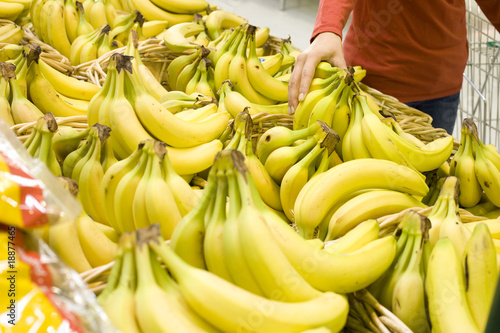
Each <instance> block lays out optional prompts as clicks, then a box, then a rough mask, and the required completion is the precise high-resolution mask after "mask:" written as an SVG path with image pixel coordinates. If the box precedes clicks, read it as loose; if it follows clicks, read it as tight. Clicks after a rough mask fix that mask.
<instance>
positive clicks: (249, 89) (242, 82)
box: [207, 12, 287, 105]
mask: <svg viewBox="0 0 500 333" xmlns="http://www.w3.org/2000/svg"><path fill="white" fill-rule="evenodd" d="M213 13H215V12H213ZM207 21H208V18H207ZM207 27H208V26H207ZM249 38H250V35H249V34H248V31H247V33H246V35H245V37H244V41H243V42H240V43H239V45H238V49H237V51H236V54H235V56H234V58H233V59H232V60H231V63H230V64H229V69H228V74H229V80H231V83H232V85H233V89H234V90H236V91H237V92H239V93H241V94H242V95H243V96H245V97H246V98H247V99H248V100H249V101H250V102H252V103H256V104H264V105H272V104H276V103H277V102H278V101H276V100H273V99H271V98H269V97H267V96H264V95H262V94H261V93H259V92H258V91H256V90H255V88H254V87H253V86H252V85H251V83H250V81H249V79H248V70H249V69H248V65H247V62H246V58H247V57H246V50H247V45H248V41H249ZM257 61H258V59H257ZM259 63H260V62H259ZM264 71H265V70H264ZM286 100H287V99H285V101H286Z"/></svg>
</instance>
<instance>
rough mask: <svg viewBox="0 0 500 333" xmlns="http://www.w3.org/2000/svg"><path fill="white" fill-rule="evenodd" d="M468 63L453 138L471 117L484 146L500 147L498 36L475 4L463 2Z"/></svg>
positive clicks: (499, 50)
mask: <svg viewBox="0 0 500 333" xmlns="http://www.w3.org/2000/svg"><path fill="white" fill-rule="evenodd" d="M466 20H467V39H468V42H469V60H468V61H467V66H466V68H465V71H464V81H463V86H462V92H461V96H460V105H459V114H458V117H457V121H456V123H455V128H454V131H453V135H454V136H455V137H457V138H459V137H460V128H461V126H462V121H463V119H464V118H472V119H473V120H474V122H475V123H476V124H477V126H478V130H479V135H480V138H481V140H482V141H483V142H484V143H491V144H494V145H497V146H498V145H499V144H500V116H499V106H500V33H499V32H498V31H496V29H495V27H494V26H493V25H492V24H491V23H490V22H489V21H488V19H487V18H486V16H485V15H484V14H483V13H482V11H481V9H480V8H479V7H478V6H477V4H476V2H475V1H472V0H467V1H466Z"/></svg>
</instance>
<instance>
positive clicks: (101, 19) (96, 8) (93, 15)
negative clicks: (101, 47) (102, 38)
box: [89, 0, 108, 29]
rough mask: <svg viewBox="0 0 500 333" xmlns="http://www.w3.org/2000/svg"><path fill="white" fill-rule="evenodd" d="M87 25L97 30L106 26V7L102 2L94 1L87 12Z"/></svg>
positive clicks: (100, 0)
mask: <svg viewBox="0 0 500 333" xmlns="http://www.w3.org/2000/svg"><path fill="white" fill-rule="evenodd" d="M89 16H90V18H89V23H90V25H92V27H94V29H97V28H99V27H101V26H103V25H105V24H108V19H107V17H106V5H105V4H104V1H103V0H97V1H94V4H93V5H92V8H91V9H90V11H89Z"/></svg>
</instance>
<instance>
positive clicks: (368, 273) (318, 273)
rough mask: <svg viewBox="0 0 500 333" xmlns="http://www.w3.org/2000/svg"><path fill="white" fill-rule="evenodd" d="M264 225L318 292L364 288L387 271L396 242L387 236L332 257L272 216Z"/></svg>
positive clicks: (269, 216)
mask: <svg viewBox="0 0 500 333" xmlns="http://www.w3.org/2000/svg"><path fill="white" fill-rule="evenodd" d="M320 176H321V175H319V176H318V177H320ZM266 221H267V224H268V226H269V227H270V228H271V230H272V232H273V234H274V235H275V237H274V238H275V240H276V242H277V243H278V245H279V246H280V248H281V249H282V251H283V252H284V253H285V255H286V256H287V258H288V260H290V262H291V263H292V265H293V266H294V267H295V269H296V270H297V271H298V272H299V274H300V275H301V276H303V277H304V279H305V280H306V281H307V282H308V283H310V284H311V285H312V286H313V287H315V288H317V289H318V290H322V291H333V292H339V293H349V292H353V291H356V290H360V289H362V288H365V287H367V286H368V285H370V284H371V283H372V282H374V281H375V280H376V279H378V278H379V277H380V276H381V275H382V274H383V273H384V272H385V271H386V270H387V269H388V267H389V266H390V265H391V263H392V261H393V259H394V256H395V253H396V241H395V239H394V237H393V236H388V237H384V238H381V239H377V240H375V241H373V242H370V243H368V244H367V245H365V246H363V247H361V248H360V249H358V250H356V251H354V252H351V253H347V254H332V253H328V251H326V250H323V249H320V248H318V247H317V246H314V245H312V244H311V243H308V242H307V241H306V240H304V238H302V237H301V236H300V235H299V234H297V232H295V231H294V230H293V229H292V228H291V227H290V226H288V225H286V224H284V223H283V222H282V221H281V220H280V219H279V218H278V217H277V216H276V215H275V214H273V213H272V212H270V213H267V214H266ZM368 266H369V267H368ZM339 267H342V269H338V268H339ZM359 267H364V269H362V270H360V269H359ZM354 276H355V277H356V278H355V279H353V277H354Z"/></svg>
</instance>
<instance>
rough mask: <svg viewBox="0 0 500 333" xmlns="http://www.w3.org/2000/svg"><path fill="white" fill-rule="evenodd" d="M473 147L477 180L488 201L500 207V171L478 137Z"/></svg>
mask: <svg viewBox="0 0 500 333" xmlns="http://www.w3.org/2000/svg"><path fill="white" fill-rule="evenodd" d="M476 133H477V132H476ZM473 135H474V134H473ZM472 146H473V148H472V149H473V150H474V151H475V153H476V159H475V163H474V169H475V171H476V177H477V180H478V182H479V184H480V185H481V188H482V189H483V191H484V193H485V194H486V197H487V198H488V200H489V201H491V202H492V203H493V204H494V205H495V206H497V207H500V196H498V193H499V192H498V191H500V170H499V169H497V167H496V165H495V164H494V163H493V162H492V160H490V159H488V158H487V157H486V155H487V154H488V151H489V150H488V149H487V148H485V146H484V145H483V143H482V142H480V141H479V139H478V138H477V135H475V136H473V138H472Z"/></svg>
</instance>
